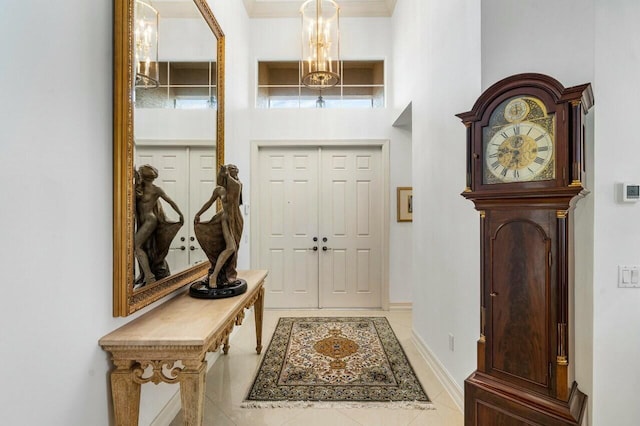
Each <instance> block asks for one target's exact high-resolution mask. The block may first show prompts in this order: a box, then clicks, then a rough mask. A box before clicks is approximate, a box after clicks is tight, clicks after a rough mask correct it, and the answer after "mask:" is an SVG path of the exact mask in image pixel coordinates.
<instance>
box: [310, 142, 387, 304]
mask: <svg viewBox="0 0 640 426" xmlns="http://www.w3.org/2000/svg"><path fill="white" fill-rule="evenodd" d="M381 172H382V152H381V150H380V149H371V148H362V149H354V148H332V149H330V150H326V149H325V150H323V151H322V179H321V181H322V183H321V190H320V237H321V241H322V246H321V250H322V251H321V252H320V254H319V261H320V307H327V308H329V307H330V308H356V307H357V308H379V307H381V297H380V296H381V293H380V291H381V287H382V226H383V200H384V198H383V197H384V194H383V188H382V181H383V179H382V173H381ZM324 239H326V240H327V241H324ZM325 248H326V249H327V250H326V251H325Z"/></svg>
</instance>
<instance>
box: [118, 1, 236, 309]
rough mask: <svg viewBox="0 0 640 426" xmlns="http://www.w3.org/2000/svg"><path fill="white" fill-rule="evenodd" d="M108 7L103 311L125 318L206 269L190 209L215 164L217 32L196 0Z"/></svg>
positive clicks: (218, 154) (219, 90)
mask: <svg viewBox="0 0 640 426" xmlns="http://www.w3.org/2000/svg"><path fill="white" fill-rule="evenodd" d="M114 6H115V7H114V79H113V84H114V86H113V93H114V95H113V102H114V106H113V315H114V316H127V315H130V314H131V313H133V312H135V311H137V310H139V309H141V308H143V307H145V306H147V305H149V304H151V303H153V302H155V301H156V300H158V299H160V298H162V297H164V296H166V295H168V294H170V293H171V292H173V291H175V290H177V289H179V288H181V287H182V286H184V285H186V284H188V283H191V282H193V281H195V280H197V279H199V278H200V277H202V276H204V275H205V274H206V271H207V269H208V267H209V263H208V261H207V259H206V256H205V255H204V254H203V253H202V250H201V249H200V248H199V246H198V243H197V239H195V238H194V235H195V234H194V233H193V216H194V210H196V211H197V208H199V207H200V206H201V205H202V204H203V203H204V201H206V200H207V199H208V198H209V197H210V195H211V191H212V190H213V188H214V187H215V184H216V182H215V179H216V178H215V176H216V172H217V169H218V168H219V167H220V165H221V164H223V162H224V53H225V52H224V47H225V43H224V42H225V39H224V33H223V32H222V29H221V28H220V25H219V24H218V22H217V20H216V18H215V16H214V15H213V13H212V11H211V9H210V8H209V6H208V5H207V2H206V0H114ZM154 31H155V33H154ZM147 165H148V166H151V167H147ZM141 166H145V167H142V168H141ZM154 170H155V172H154ZM198 204H199V205H198ZM150 206H152V207H150ZM195 206H197V207H195ZM181 218H182V220H181ZM160 224H168V225H170V227H171V229H172V230H171V231H170V232H165V231H164V229H165V228H164V227H163V228H162V229H163V231H162V233H161V232H160V228H161V227H160ZM163 226H164V225H163ZM152 246H153V249H154V250H156V251H157V252H159V254H158V253H156V255H155V257H154V259H151V255H150V254H149V253H150V252H148V251H147V248H150V247H152ZM157 247H164V248H165V250H163V249H157ZM140 250H143V251H142V252H141V251H140ZM163 254H164V255H165V257H164V258H163ZM159 264H162V266H161V267H158V265H159ZM150 265H151V266H150Z"/></svg>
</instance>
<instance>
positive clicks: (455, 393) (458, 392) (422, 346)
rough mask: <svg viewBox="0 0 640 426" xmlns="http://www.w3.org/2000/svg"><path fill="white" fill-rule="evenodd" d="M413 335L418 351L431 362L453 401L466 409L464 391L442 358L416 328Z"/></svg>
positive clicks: (412, 331) (462, 408) (412, 332)
mask: <svg viewBox="0 0 640 426" xmlns="http://www.w3.org/2000/svg"><path fill="white" fill-rule="evenodd" d="M411 335H412V337H413V343H415V345H416V347H417V348H418V352H419V353H420V355H422V357H423V358H424V360H425V361H426V362H427V364H429V366H430V367H431V369H432V370H433V371H434V373H435V374H436V377H437V378H438V380H439V381H440V383H442V386H444V389H445V390H446V391H447V393H448V394H449V395H450V396H451V399H453V402H455V404H456V405H457V406H458V408H459V409H460V411H464V391H463V389H462V388H461V387H460V386H459V385H458V383H457V382H456V381H455V379H454V378H453V376H451V374H450V373H449V371H447V369H446V368H445V367H444V365H442V363H441V362H440V360H439V359H438V358H437V357H436V355H435V354H434V353H433V352H432V351H431V349H429V346H428V345H427V344H426V343H425V342H424V340H422V338H421V337H420V336H418V334H417V333H416V331H415V330H413V329H412V330H411Z"/></svg>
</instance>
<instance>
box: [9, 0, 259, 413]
mask: <svg viewBox="0 0 640 426" xmlns="http://www.w3.org/2000/svg"><path fill="white" fill-rule="evenodd" d="M212 3H213V4H216V2H212ZM219 3H231V2H226V1H225V2H222V1H220V2H219ZM232 3H233V5H230V6H229V5H225V8H224V12H225V14H227V13H228V14H229V15H231V16H230V17H227V16H225V17H224V18H223V17H221V21H223V22H222V25H223V28H224V24H225V22H227V23H228V24H229V25H231V24H232V23H233V24H236V23H237V22H242V19H245V20H246V19H247V18H246V14H244V8H243V7H242V5H241V2H232ZM236 3H237V5H236ZM112 8H113V2H112V0H96V1H92V2H87V1H84V0H66V1H64V2H57V3H52V2H46V1H37V2H35V3H34V2H24V1H22V0H8V1H5V2H3V13H2V14H0V40H1V42H0V43H2V50H3V52H4V54H3V58H4V59H2V62H1V63H0V69H1V70H2V71H1V72H0V87H2V97H3V102H2V103H1V105H0V129H2V130H1V131H0V181H2V182H3V183H2V190H0V205H1V206H2V208H1V209H0V223H2V224H3V225H2V228H1V229H2V234H3V236H4V241H5V243H4V244H1V245H0V264H1V265H2V270H3V277H2V283H3V296H2V297H1V298H0V324H2V338H1V339H0V359H2V360H3V362H4V364H5V367H6V368H5V369H4V371H3V385H2V388H1V391H0V395H1V401H2V407H3V412H2V423H3V424H13V425H45V424H46V425H54V426H55V425H60V426H69V425H78V426H85V425H96V426H97V425H108V424H109V423H110V418H111V416H112V414H111V408H110V395H109V385H108V383H109V378H108V372H109V369H110V361H109V359H108V355H107V354H106V353H105V352H103V351H102V350H101V349H100V347H99V346H98V339H99V338H100V337H102V336H103V335H105V334H106V333H108V332H109V331H111V330H113V329H115V328H117V327H119V326H120V325H122V324H125V323H126V322H128V321H130V319H132V318H113V317H112V262H111V256H112V255H111V253H112V234H111V232H112V226H111V224H112V214H111V210H112V201H111V199H112V184H111V182H112V84H111V81H112V71H111V70H112ZM221 9H222V8H221ZM214 10H215V11H216V12H217V10H216V9H214ZM35 11H37V13H35ZM25 28H37V29H38V31H33V32H27V31H25ZM240 28H241V26H240ZM18 35H19V36H18ZM134 316H135V315H134ZM175 389H176V387H175V386H168V385H160V386H153V385H145V386H143V390H142V405H141V415H140V424H141V425H148V424H149V423H150V422H151V421H152V420H153V418H154V417H155V416H156V415H157V414H158V412H159V411H160V409H161V408H162V407H163V406H164V405H165V404H166V402H167V401H168V400H169V398H170V397H171V396H172V395H173V394H174V392H175Z"/></svg>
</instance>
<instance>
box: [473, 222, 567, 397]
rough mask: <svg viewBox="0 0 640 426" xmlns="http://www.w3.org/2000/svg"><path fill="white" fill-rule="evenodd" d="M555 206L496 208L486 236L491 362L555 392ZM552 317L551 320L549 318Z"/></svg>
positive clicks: (509, 375)
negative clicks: (552, 209)
mask: <svg viewBox="0 0 640 426" xmlns="http://www.w3.org/2000/svg"><path fill="white" fill-rule="evenodd" d="M555 220H556V218H555V211H549V212H544V211H528V210H519V211H508V210H505V211H491V212H488V213H487V216H486V219H485V224H486V226H487V227H488V228H487V232H488V235H490V236H491V237H490V238H489V239H488V241H487V243H486V244H487V253H488V254H489V255H488V256H487V257H486V262H487V265H486V271H487V273H488V275H487V281H486V283H487V286H488V288H487V292H486V293H485V294H486V296H485V300H486V301H487V309H488V312H487V318H490V321H489V322H488V323H487V333H488V336H487V342H488V347H487V350H488V351H487V355H488V356H487V367H488V368H489V373H490V374H493V375H495V376H496V377H503V378H504V379H506V380H510V381H511V382H516V383H518V384H519V385H520V386H522V387H525V388H528V389H532V390H535V391H537V392H541V393H543V394H545V393H550V392H552V389H553V386H554V383H552V382H551V380H550V373H551V372H552V369H553V368H554V365H553V364H554V361H555V357H554V355H553V354H554V353H555V342H556V337H557V336H556V332H555V329H554V327H552V326H551V324H552V323H553V321H554V318H555V315H556V309H555V307H554V306H553V305H552V304H551V303H550V300H552V295H553V294H554V291H555V285H554V282H555V281H554V279H553V277H554V266H553V262H552V260H553V259H554V258H555V253H554V252H553V250H552V246H551V241H552V240H553V238H554V235H555V234H554V233H555V232H556V228H555ZM550 319H551V320H550Z"/></svg>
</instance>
